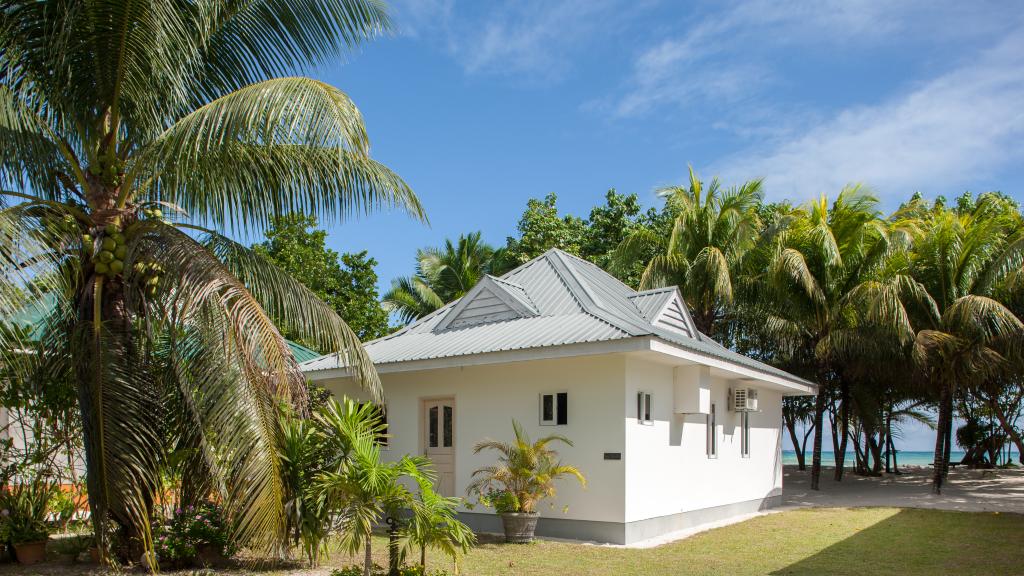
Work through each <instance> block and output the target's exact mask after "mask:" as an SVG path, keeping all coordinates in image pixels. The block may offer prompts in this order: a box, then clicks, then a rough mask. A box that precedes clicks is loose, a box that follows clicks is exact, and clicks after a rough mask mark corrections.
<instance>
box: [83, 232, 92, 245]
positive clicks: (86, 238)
mask: <svg viewBox="0 0 1024 576" xmlns="http://www.w3.org/2000/svg"><path fill="white" fill-rule="evenodd" d="M82 244H92V236H90V235H88V234H82Z"/></svg>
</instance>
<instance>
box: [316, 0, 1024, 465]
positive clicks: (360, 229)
mask: <svg viewBox="0 0 1024 576" xmlns="http://www.w3.org/2000/svg"><path fill="white" fill-rule="evenodd" d="M392 6H393V12H394V19H395V22H396V25H397V28H398V30H397V31H396V33H395V34H394V35H392V36H390V37H386V38H383V39H380V40H377V41H375V42H373V43H370V44H368V45H367V46H365V47H364V48H363V49H361V50H360V51H359V52H358V53H356V54H353V55H352V56H351V57H350V58H348V59H347V61H346V62H344V63H338V64H337V65H330V66H324V67H323V68H322V69H321V70H318V71H317V72H316V75H317V76H318V77H320V78H322V79H324V80H326V81H328V82H330V83H332V84H334V85H336V86H339V87H340V88H342V89H343V90H345V91H346V92H348V93H349V94H350V95H351V96H352V97H353V98H354V99H355V101H356V103H357V104H358V105H359V107H360V109H361V110H362V112H363V114H364V116H365V118H366V123H367V127H368V129H369V133H370V136H371V138H372V141H373V154H374V156H375V157H376V158H378V159H379V160H382V161H383V162H385V163H386V164H388V165H389V166H390V167H392V168H393V169H395V170H396V171H397V172H398V173H399V174H401V175H402V176H403V177H404V178H405V179H406V180H407V181H408V182H409V183H410V184H411V185H412V187H413V188H414V190H415V191H416V192H417V194H418V195H419V197H420V198H421V200H422V201H423V203H424V205H425V207H426V209H427V213H428V215H429V218H430V226H429V227H428V226H423V225H421V224H418V223H415V222H413V221H411V220H410V219H409V218H407V217H405V216H404V215H401V214H378V215H373V216H370V217H367V218H364V219H361V220H359V221H356V222H347V223H342V224H340V225H337V224H336V223H328V228H329V230H330V239H329V242H330V244H331V246H332V247H333V248H335V249H337V250H339V251H355V250H363V249H366V250H369V251H370V253H371V254H372V255H373V256H374V257H375V258H376V259H377V260H378V261H379V262H380V266H379V268H378V272H379V274H380V276H381V285H382V287H384V286H387V285H388V284H389V283H390V280H391V279H392V278H393V277H395V276H398V275H405V274H409V273H410V272H411V271H412V266H413V254H414V252H415V250H416V248H418V247H421V246H426V245H432V244H438V243H440V242H441V241H442V240H443V239H444V238H445V237H454V236H457V235H458V234H460V233H463V232H469V231H473V230H482V231H483V234H484V237H485V239H487V240H489V241H490V242H492V243H494V244H501V243H503V242H504V239H505V237H506V236H508V235H509V234H512V233H513V232H514V229H515V225H516V222H517V220H518V217H519V215H520V214H521V213H522V211H523V209H524V208H525V205H526V201H527V199H529V198H531V197H542V196H543V195H545V194H546V193H548V192H556V193H557V194H558V196H559V204H560V207H561V208H562V209H563V210H564V211H568V212H572V213H576V214H580V215H586V213H587V212H588V211H589V209H590V207H591V206H593V205H594V204H596V203H598V202H600V201H601V199H602V196H603V194H604V192H605V191H606V190H607V189H608V188H613V187H614V188H617V189H618V190H619V191H620V192H626V193H631V192H635V193H637V194H638V195H639V196H640V198H641V200H642V202H643V203H644V204H645V205H647V206H651V205H655V204H656V203H657V199H656V198H655V196H654V190H655V189H656V188H658V187H660V186H664V185H667V184H672V183H677V182H680V181H682V179H683V178H684V175H685V173H686V166H687V164H692V165H693V166H694V167H695V168H696V169H697V170H698V172H699V173H701V174H702V175H703V176H705V177H710V176H712V175H718V176H720V177H721V178H722V179H723V181H724V182H725V183H735V182H738V181H742V180H744V179H747V178H751V177H755V176H761V177H764V178H766V183H765V185H766V190H767V194H768V196H769V198H770V199H782V198H788V199H790V200H793V201H795V202H802V201H804V200H807V199H809V198H811V197H814V196H816V195H817V194H820V193H828V194H830V195H834V194H835V193H836V192H837V191H838V190H839V189H840V188H841V187H842V186H843V185H844V184H845V183H848V182H853V181H861V182H865V183H866V184H868V185H869V186H871V187H872V188H873V189H874V190H875V191H876V192H877V193H878V194H879V195H880V196H881V198H882V199H883V202H884V206H885V207H886V208H893V207H895V205H896V204H897V203H898V202H899V200H900V199H902V198H905V197H907V196H908V195H909V194H911V193H912V192H914V191H921V192H922V193H924V194H925V195H927V196H935V195H938V194H945V195H947V196H952V195H955V194H959V193H960V192H962V191H964V190H972V191H975V192H980V191H985V190H1001V191H1003V192H1006V193H1008V194H1010V195H1012V196H1014V197H1016V198H1018V199H1022V198H1024V196H1022V192H1021V191H1022V189H1024V187H1022V184H1024V168H1022V162H1021V161H1022V160H1024V138H1022V136H1024V6H1022V5H1021V4H1020V3H1019V2H1005V3H998V2H992V3H990V2H944V1H925V2H916V1H909V2H892V1H873V0H846V1H821V2H806V3H803V2H789V1H771V2H769V1H756V2H750V3H731V2H678V1H665V2H658V1H655V0H639V1H637V0H634V1H630V2H620V1H615V0H543V1H533V0H523V1H518V2H498V1H472V2H470V1H466V2H459V1H456V0H419V1H417V0H400V1H395V2H393V3H392ZM931 441H932V435H931V433H929V432H927V431H925V430H921V431H920V437H918V432H914V431H909V432H908V438H907V439H906V445H907V446H908V447H912V448H927V446H928V444H929V443H930V442H931Z"/></svg>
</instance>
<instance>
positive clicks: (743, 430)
mask: <svg viewBox="0 0 1024 576" xmlns="http://www.w3.org/2000/svg"><path fill="white" fill-rule="evenodd" d="M740 455H742V456H743V457H744V458H750V412H740Z"/></svg>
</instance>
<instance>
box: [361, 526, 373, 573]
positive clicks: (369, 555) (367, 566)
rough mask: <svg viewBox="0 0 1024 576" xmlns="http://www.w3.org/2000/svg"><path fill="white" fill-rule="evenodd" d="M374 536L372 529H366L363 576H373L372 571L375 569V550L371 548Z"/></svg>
mask: <svg viewBox="0 0 1024 576" xmlns="http://www.w3.org/2000/svg"><path fill="white" fill-rule="evenodd" d="M371 539H372V536H371V534H370V531H369V530H367V531H366V557H365V558H364V559H363V576H371V574H370V572H372V571H373V551H372V550H371V549H370V541H371Z"/></svg>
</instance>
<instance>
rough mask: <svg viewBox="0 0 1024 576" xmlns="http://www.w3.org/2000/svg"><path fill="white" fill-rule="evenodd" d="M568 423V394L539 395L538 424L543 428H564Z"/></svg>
mask: <svg viewBox="0 0 1024 576" xmlns="http://www.w3.org/2000/svg"><path fill="white" fill-rule="evenodd" d="M568 422H569V394H568V393H567V392H557V393H552V394H541V395H540V423H541V424H542V425H544V426H564V425H566V424H568Z"/></svg>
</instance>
